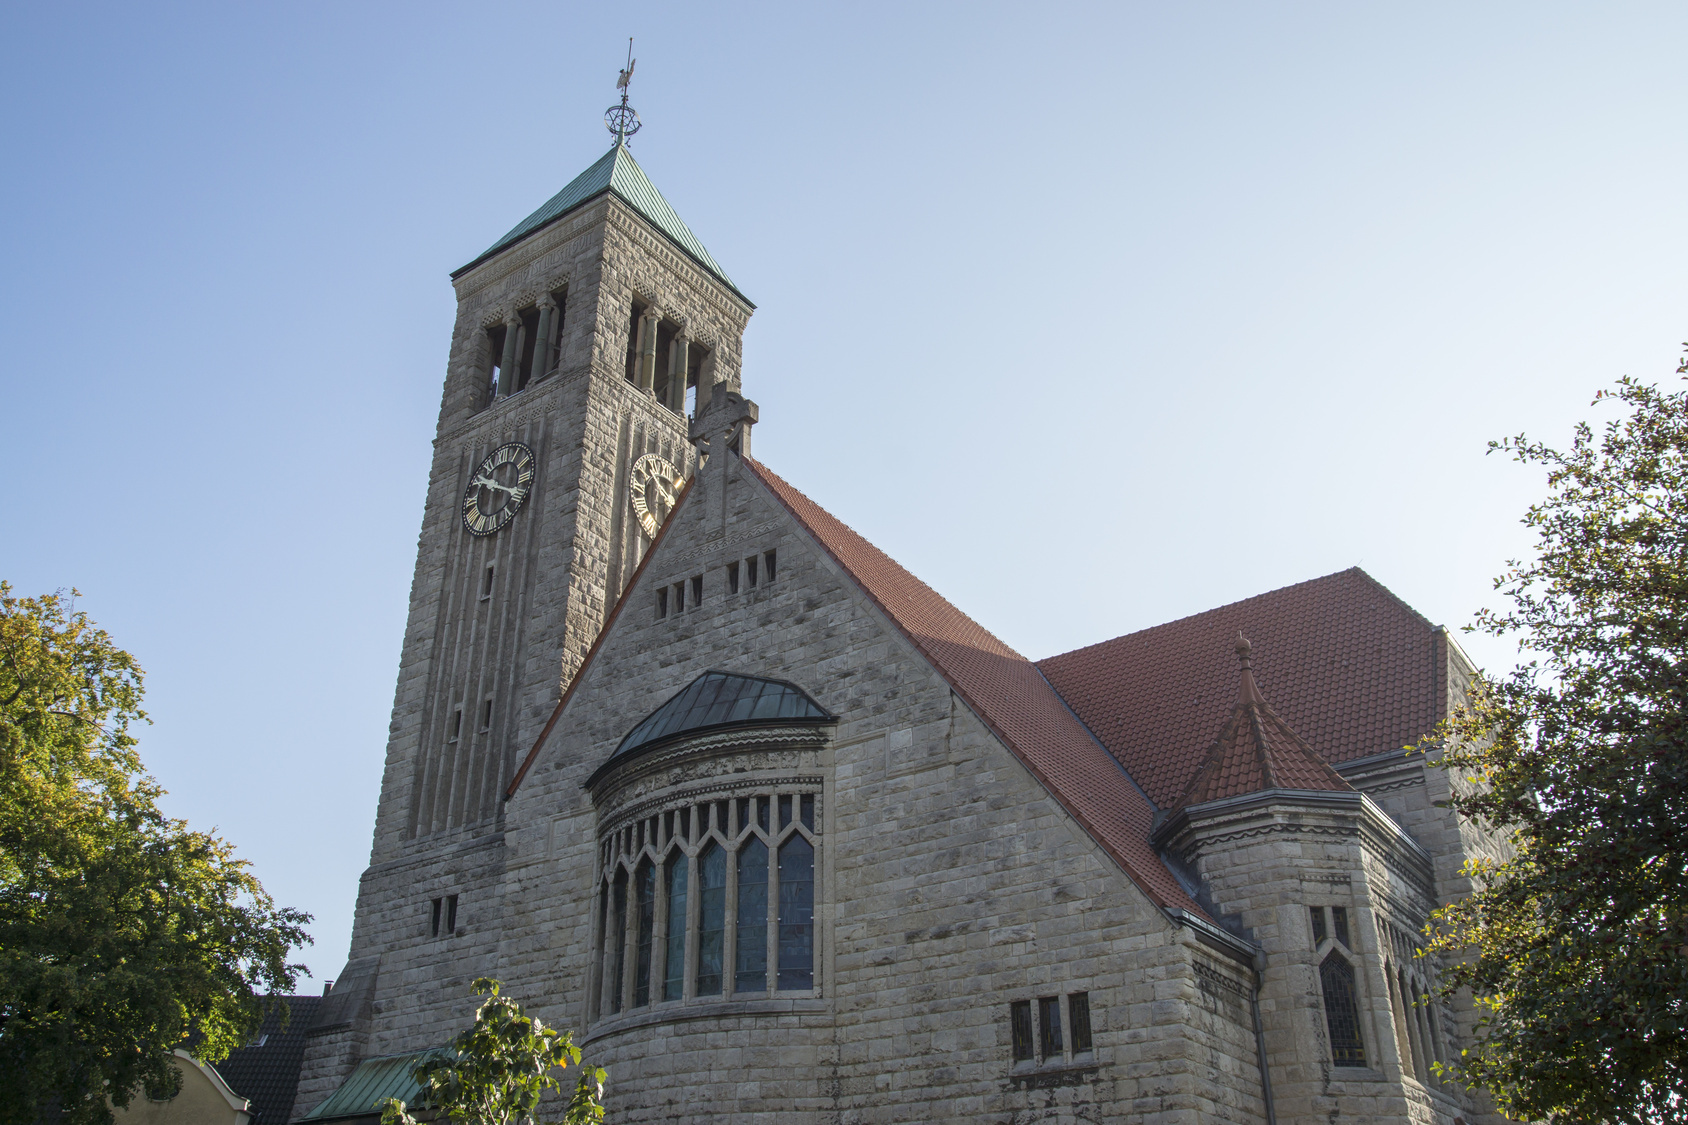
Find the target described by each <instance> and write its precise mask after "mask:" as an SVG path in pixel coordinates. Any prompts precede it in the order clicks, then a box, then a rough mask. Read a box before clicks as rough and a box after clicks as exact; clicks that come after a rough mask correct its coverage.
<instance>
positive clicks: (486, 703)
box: [481, 699, 492, 730]
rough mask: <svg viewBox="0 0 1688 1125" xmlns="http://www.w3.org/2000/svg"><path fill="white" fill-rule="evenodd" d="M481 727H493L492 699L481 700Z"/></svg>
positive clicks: (486, 728)
mask: <svg viewBox="0 0 1688 1125" xmlns="http://www.w3.org/2000/svg"><path fill="white" fill-rule="evenodd" d="M481 729H482V730H491V729H492V700H490V699H483V700H481Z"/></svg>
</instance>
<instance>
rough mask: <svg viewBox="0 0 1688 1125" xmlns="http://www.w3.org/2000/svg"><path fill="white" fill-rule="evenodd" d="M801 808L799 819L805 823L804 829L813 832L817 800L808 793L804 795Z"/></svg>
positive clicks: (800, 804)
mask: <svg viewBox="0 0 1688 1125" xmlns="http://www.w3.org/2000/svg"><path fill="white" fill-rule="evenodd" d="M799 807H800V809H801V810H802V811H801V812H800V813H799V814H798V815H799V818H800V819H801V820H802V821H803V827H804V828H807V829H808V830H809V831H811V832H813V831H814V830H815V799H814V797H812V796H810V795H809V794H807V793H805V794H803V800H802V801H801V802H800V803H799Z"/></svg>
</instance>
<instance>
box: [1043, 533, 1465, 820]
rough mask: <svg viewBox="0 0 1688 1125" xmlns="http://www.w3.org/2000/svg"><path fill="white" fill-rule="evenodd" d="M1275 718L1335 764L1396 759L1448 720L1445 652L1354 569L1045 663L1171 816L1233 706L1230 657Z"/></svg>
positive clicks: (1425, 624)
mask: <svg viewBox="0 0 1688 1125" xmlns="http://www.w3.org/2000/svg"><path fill="white" fill-rule="evenodd" d="M1239 632H1241V633H1245V634H1247V636H1248V637H1249V639H1250V640H1251V641H1253V642H1254V671H1255V675H1256V676H1257V677H1258V680H1259V684H1260V688H1261V690H1262V691H1263V692H1264V693H1265V695H1266V697H1267V698H1269V699H1270V700H1271V701H1272V707H1273V709H1274V711H1275V713H1276V714H1278V715H1280V716H1282V717H1283V720H1284V722H1285V723H1286V724H1287V725H1288V726H1289V727H1291V728H1293V729H1294V731H1295V733H1296V734H1297V735H1299V737H1300V739H1301V740H1302V741H1303V742H1305V743H1306V745H1308V746H1310V747H1312V748H1313V749H1314V750H1315V751H1317V752H1318V754H1319V756H1320V757H1322V758H1323V759H1324V760H1325V761H1327V762H1331V763H1333V764H1337V763H1341V762H1344V761H1350V760H1352V759H1355V758H1364V757H1369V756H1371V755H1373V754H1381V753H1384V752H1386V751H1391V750H1399V749H1400V748H1401V747H1403V746H1407V745H1410V744H1412V743H1414V742H1417V741H1418V740H1419V739H1421V738H1423V737H1424V736H1425V735H1426V734H1428V733H1429V732H1430V731H1431V730H1432V729H1434V727H1435V726H1436V724H1437V722H1438V721H1439V720H1440V719H1441V717H1442V692H1443V689H1444V687H1445V683H1444V680H1443V677H1442V674H1441V663H1440V662H1442V661H1444V660H1445V659H1446V643H1445V642H1444V641H1443V640H1442V639H1441V638H1440V637H1439V635H1438V630H1437V629H1436V628H1435V627H1434V626H1433V625H1431V624H1430V622H1429V621H1427V620H1425V619H1424V618H1423V617H1421V616H1419V614H1417V613H1415V612H1414V611H1413V610H1412V608H1411V607H1409V606H1408V605H1407V604H1406V603H1404V602H1402V601H1401V600H1400V599H1399V598H1397V597H1395V595H1393V594H1391V593H1390V592H1389V591H1388V590H1387V589H1385V588H1384V587H1383V586H1382V585H1381V584H1379V583H1378V582H1377V580H1376V579H1374V578H1372V577H1371V576H1370V575H1369V574H1367V573H1365V572H1364V571H1362V570H1360V569H1359V568H1358V567H1355V568H1353V569H1350V570H1344V571H1340V572H1338V573H1336V574H1330V575H1326V576H1325V577H1323V578H1315V579H1312V580H1311V581H1308V582H1302V583H1299V584H1297V585H1294V586H1286V587H1284V588H1283V589H1280V590H1273V591H1271V592H1270V593H1266V594H1261V595H1259V596H1257V597H1253V598H1248V599H1246V600H1245V601H1240V602H1235V603H1233V604H1231V605H1227V606H1221V607H1220V608H1218V609H1211V610H1208V611H1207V612H1206V613H1198V614H1196V615H1195V616H1193V617H1185V618H1182V619H1180V620H1178V621H1172V622H1168V623H1167V624H1165V625H1157V626H1155V627H1154V628H1152V629H1144V630H1142V631H1141V632H1137V633H1128V634H1126V635H1125V636H1123V637H1116V638H1114V639H1113V640H1111V641H1103V642H1102V643H1101V644H1095V645H1090V646H1088V647H1086V648H1081V649H1075V650H1073V651H1072V652H1067V653H1063V654H1061V655H1059V656H1052V657H1049V658H1048V659H1046V660H1041V661H1039V662H1038V665H1037V666H1038V668H1039V669H1041V670H1042V672H1043V674H1044V675H1045V676H1047V677H1048V678H1049V682H1050V683H1051V684H1053V685H1054V686H1055V690H1057V691H1059V692H1060V693H1061V697H1062V698H1063V699H1065V700H1066V701H1067V703H1068V704H1069V705H1070V706H1071V707H1072V709H1073V710H1074V711H1076V712H1077V713H1078V716H1079V718H1081V719H1083V720H1084V723H1085V725H1086V726H1088V727H1089V728H1090V730H1091V731H1093V732H1095V734H1096V737H1097V738H1099V739H1101V741H1102V743H1103V745H1105V746H1107V748H1108V749H1109V750H1110V751H1111V752H1112V753H1113V755H1114V757H1116V758H1117V759H1118V760H1119V761H1120V762H1121V764H1123V765H1124V766H1125V768H1126V769H1127V770H1129V771H1130V773H1131V776H1132V777H1133V778H1135V779H1136V780H1137V782H1138V784H1140V785H1142V786H1143V788H1144V789H1145V790H1147V791H1148V794H1149V796H1150V797H1151V798H1152V799H1153V800H1154V801H1155V803H1156V804H1157V805H1159V806H1160V807H1162V808H1171V807H1173V806H1174V805H1175V804H1177V803H1178V801H1179V799H1180V797H1181V796H1182V795H1183V792H1184V790H1185V788H1186V786H1187V785H1188V784H1189V783H1190V779H1191V777H1192V775H1194V774H1195V772H1196V769H1197V767H1198V766H1199V765H1200V764H1201V763H1202V762H1203V760H1204V757H1205V754H1204V750H1206V749H1207V748H1209V747H1210V746H1211V744H1212V739H1213V731H1214V728H1215V727H1216V726H1217V725H1219V724H1220V723H1221V722H1222V721H1224V717H1225V715H1226V713H1227V712H1228V711H1229V709H1230V708H1231V706H1232V703H1233V702H1234V700H1235V698H1236V683H1237V681H1236V675H1237V672H1236V665H1235V664H1234V663H1232V661H1233V659H1234V658H1233V656H1232V645H1233V643H1234V641H1235V639H1236V636H1237V634H1238V633H1239Z"/></svg>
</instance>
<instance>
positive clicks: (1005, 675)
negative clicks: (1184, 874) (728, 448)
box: [744, 458, 1206, 917]
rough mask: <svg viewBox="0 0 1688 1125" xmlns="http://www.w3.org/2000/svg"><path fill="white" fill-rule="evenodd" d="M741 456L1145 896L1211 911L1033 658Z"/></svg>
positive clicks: (1134, 792)
mask: <svg viewBox="0 0 1688 1125" xmlns="http://www.w3.org/2000/svg"><path fill="white" fill-rule="evenodd" d="M744 463H745V464H746V465H747V466H749V467H750V469H751V470H752V471H753V472H754V473H755V474H756V476H757V478H758V479H760V480H761V481H762V483H763V484H765V485H767V487H768V490H769V491H770V492H772V493H773V494H774V496H775V497H776V498H778V500H779V501H780V503H782V504H783V505H785V507H786V508H787V509H788V510H789V511H790V512H791V514H792V515H793V516H794V517H796V519H797V521H798V522H799V523H800V524H802V526H803V527H804V528H805V529H806V530H807V531H808V532H809V534H810V535H812V536H813V537H814V539H815V540H816V542H818V543H819V544H820V545H821V547H822V548H823V549H824V550H826V551H827V553H829V554H830V555H831V556H832V557H833V558H834V559H836V560H837V562H838V564H839V565H840V566H841V567H843V568H844V570H845V572H846V573H848V574H849V575H850V576H851V578H853V579H854V580H855V582H856V584H857V585H858V586H860V587H861V589H862V591H863V592H864V593H866V594H867V596H868V597H869V598H870V599H872V600H873V601H874V602H875V603H876V604H877V605H878V606H879V608H880V609H881V610H882V611H883V612H884V614H885V616H887V617H888V618H890V619H891V621H892V622H893V623H894V624H895V625H896V627H897V628H898V629H900V630H901V631H902V632H903V634H904V636H906V637H907V638H908V639H909V640H910V641H911V642H912V643H913V644H914V646H915V647H916V648H918V649H919V650H920V651H921V652H922V653H923V654H924V655H925V657H926V659H927V660H928V661H930V662H931V664H932V666H933V667H934V668H936V669H937V670H938V672H939V673H940V674H942V675H943V676H944V678H945V679H947V680H948V681H949V683H950V685H951V686H952V687H953V688H954V689H955V691H956V693H957V694H959V695H960V696H961V697H962V699H963V700H965V701H966V702H967V705H968V706H969V707H970V708H972V710H973V712H974V713H975V714H976V715H978V716H979V717H980V718H981V719H983V720H984V722H985V723H986V724H987V725H989V726H990V727H991V729H992V730H993V731H994V732H995V733H996V735H997V737H999V738H1000V739H1001V740H1002V741H1003V743H1004V744H1005V745H1006V746H1007V747H1008V748H1009V749H1010V750H1011V751H1012V752H1013V753H1014V754H1015V755H1016V756H1017V757H1018V758H1019V759H1020V761H1021V762H1023V763H1024V764H1025V766H1026V768H1027V769H1029V770H1031V772H1032V774H1033V775H1034V776H1035V777H1037V779H1038V780H1039V781H1041V782H1042V783H1043V785H1044V787H1045V788H1046V789H1048V790H1049V792H1050V793H1052V794H1053V795H1054V796H1055V798H1056V800H1058V801H1060V802H1061V804H1062V805H1063V806H1064V807H1065V808H1066V809H1067V811H1068V812H1069V813H1071V814H1072V815H1073V816H1074V817H1075V818H1076V819H1077V820H1078V821H1079V822H1080V823H1081V824H1083V825H1084V827H1085V828H1086V830H1088V831H1089V832H1090V834H1091V836H1093V837H1094V838H1095V839H1096V840H1097V842H1099V843H1100V844H1101V845H1102V846H1103V847H1104V848H1106V849H1107V851H1108V852H1109V854H1111V855H1112V856H1113V857H1114V859H1115V861H1116V862H1118V863H1119V864H1120V866H1121V867H1123V868H1124V869H1125V871H1126V874H1128V875H1129V876H1130V877H1131V879H1132V881H1133V882H1135V883H1136V884H1137V886H1138V887H1140V888H1142V890H1143V891H1144V893H1146V894H1147V895H1148V896H1149V897H1150V898H1151V899H1152V900H1154V901H1155V902H1156V903H1158V904H1160V905H1161V906H1163V907H1179V908H1181V909H1183V910H1187V911H1189V912H1191V913H1192V914H1198V915H1201V916H1204V917H1205V916H1206V915H1205V912H1204V911H1202V910H1201V908H1200V907H1199V906H1197V905H1196V904H1195V902H1194V901H1193V900H1192V899H1191V898H1190V897H1189V896H1188V895H1186V894H1185V893H1184V891H1183V889H1182V888H1181V887H1180V886H1179V885H1178V881H1177V880H1176V879H1175V878H1173V876H1172V873H1171V872H1170V871H1168V870H1167V868H1166V866H1165V865H1164V864H1163V863H1162V862H1161V860H1160V858H1159V857H1158V856H1157V855H1156V854H1155V852H1154V849H1153V848H1151V847H1150V845H1149V830H1150V828H1151V827H1152V826H1153V821H1154V812H1155V810H1154V807H1153V806H1152V805H1151V804H1150V803H1149V801H1148V800H1147V799H1146V798H1145V797H1144V796H1143V793H1142V791H1141V790H1139V789H1138V788H1137V786H1136V785H1134V784H1133V783H1132V780H1131V778H1130V777H1128V776H1127V775H1126V773H1125V771H1124V770H1123V769H1121V768H1120V765H1119V763H1118V762H1116V761H1114V760H1113V759H1112V758H1111V757H1110V756H1109V754H1108V753H1107V752H1106V751H1105V750H1104V749H1103V747H1102V746H1101V744H1099V743H1098V742H1097V741H1096V739H1094V738H1093V737H1091V735H1090V732H1089V731H1087V730H1086V729H1085V727H1084V724H1083V723H1081V722H1079V721H1078V719H1077V718H1076V717H1075V716H1074V715H1073V713H1072V711H1071V710H1069V709H1068V707H1067V705H1066V704H1065V703H1063V702H1062V700H1061V697H1060V696H1059V695H1057V694H1055V691H1054V689H1053V688H1051V687H1050V685H1049V682H1048V681H1047V680H1045V679H1044V678H1043V676H1042V675H1041V674H1040V673H1039V672H1038V669H1037V666H1036V665H1034V664H1033V663H1032V662H1031V661H1029V660H1027V659H1026V658H1025V657H1023V656H1021V655H1020V654H1019V653H1017V652H1015V651H1014V650H1013V649H1011V648H1009V647H1008V646H1007V645H1005V644H1003V643H1002V642H1001V641H1000V640H998V639H997V638H996V637H994V636H992V635H991V633H990V632H989V631H988V630H987V629H985V628H984V626H982V625H980V624H979V623H978V622H976V621H974V620H973V619H972V618H970V617H968V616H967V615H966V614H965V613H962V612H961V611H960V610H959V609H957V608H955V606H953V605H951V604H950V603H949V602H948V601H946V600H945V599H944V598H943V597H942V596H941V595H939V594H938V592H937V591H935V590H933V589H932V588H931V587H930V586H928V585H926V583H924V582H922V581H920V579H918V578H916V577H915V576H914V575H912V574H910V573H909V572H908V571H907V570H904V569H903V568H902V566H900V565H899V564H898V563H897V562H896V561H895V560H894V559H892V558H891V557H890V556H889V555H887V554H885V552H884V551H881V550H880V549H879V548H878V547H875V546H874V545H873V544H871V543H869V542H868V541H867V540H866V539H863V538H862V537H861V536H860V535H858V534H856V532H854V531H853V530H851V529H850V528H849V527H847V526H845V525H844V524H843V523H841V522H840V521H839V520H838V519H837V518H836V517H834V516H833V515H831V514H830V513H828V512H827V511H825V510H824V509H822V508H821V507H820V506H819V505H817V504H816V503H815V502H814V501H812V500H810V499H809V498H808V497H807V496H805V495H803V494H802V493H801V492H799V491H797V490H796V489H795V488H793V487H791V485H789V484H787V483H786V482H785V481H783V480H781V479H780V478H779V477H778V476H776V475H775V474H774V473H773V472H771V471H770V470H769V469H768V468H767V466H765V465H761V464H758V463H757V462H755V461H752V460H750V459H749V458H746V459H745V461H744Z"/></svg>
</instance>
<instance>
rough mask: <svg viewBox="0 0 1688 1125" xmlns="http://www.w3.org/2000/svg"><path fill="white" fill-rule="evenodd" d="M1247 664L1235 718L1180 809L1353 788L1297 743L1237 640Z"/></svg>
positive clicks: (1244, 640) (1243, 641)
mask: <svg viewBox="0 0 1688 1125" xmlns="http://www.w3.org/2000/svg"><path fill="white" fill-rule="evenodd" d="M1236 648H1237V656H1238V658H1239V659H1240V660H1241V661H1242V690H1241V691H1240V692H1239V693H1238V696H1237V703H1236V706H1234V707H1232V708H1231V717H1230V718H1228V719H1226V720H1225V725H1224V726H1223V727H1221V728H1220V729H1219V737H1218V738H1216V739H1214V740H1213V745H1212V746H1211V747H1209V748H1208V752H1207V757H1206V759H1205V760H1203V762H1202V764H1201V766H1200V767H1199V768H1198V769H1197V770H1196V773H1195V776H1193V777H1191V778H1190V783H1189V784H1188V785H1186V786H1185V787H1184V794H1183V796H1181V797H1179V799H1178V803H1177V805H1175V806H1174V807H1175V808H1183V807H1184V806H1186V805H1199V804H1202V803H1204V802H1206V801H1219V800H1223V799H1225V798H1226V797H1237V796H1241V795H1242V794H1244V793H1258V792H1260V791H1261V790H1262V789H1324V790H1330V791H1334V792H1339V793H1340V792H1343V791H1344V790H1351V789H1352V788H1353V786H1351V785H1349V784H1348V783H1347V782H1346V781H1344V780H1342V775H1341V774H1339V773H1337V772H1336V771H1335V770H1333V769H1331V768H1330V765H1329V763H1327V762H1326V761H1325V760H1324V759H1323V758H1321V757H1319V756H1318V755H1317V754H1315V753H1314V752H1313V751H1312V749H1311V748H1309V747H1308V745H1307V744H1306V743H1305V742H1303V741H1301V739H1299V738H1297V737H1296V735H1295V732H1294V731H1293V730H1291V729H1290V728H1289V724H1288V723H1286V722H1284V721H1283V720H1282V719H1280V718H1279V717H1278V715H1277V713H1276V712H1275V711H1273V710H1272V708H1271V707H1269V706H1267V705H1266V700H1265V698H1264V697H1262V696H1261V694H1260V686H1259V685H1258V684H1256V683H1255V682H1254V669H1253V668H1252V667H1251V663H1250V660H1249V656H1250V652H1251V648H1252V646H1251V645H1250V644H1249V642H1248V640H1247V638H1245V637H1244V636H1243V635H1242V634H1241V633H1238V634H1237V646H1236Z"/></svg>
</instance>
